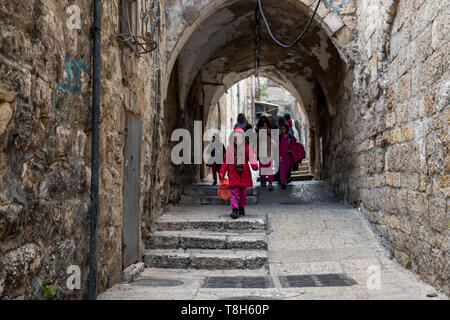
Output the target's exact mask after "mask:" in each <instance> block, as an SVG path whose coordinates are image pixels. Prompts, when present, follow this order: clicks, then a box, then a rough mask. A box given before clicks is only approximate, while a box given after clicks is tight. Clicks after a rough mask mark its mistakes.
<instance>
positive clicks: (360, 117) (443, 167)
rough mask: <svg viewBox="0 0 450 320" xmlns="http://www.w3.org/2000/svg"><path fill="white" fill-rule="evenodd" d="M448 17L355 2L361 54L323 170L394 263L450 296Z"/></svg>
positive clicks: (437, 11)
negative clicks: (362, 214) (363, 217)
mask: <svg viewBox="0 0 450 320" xmlns="http://www.w3.org/2000/svg"><path fill="white" fill-rule="evenodd" d="M449 13H450V11H449V8H448V1H427V0H423V1H407V0H400V1H370V0H367V1H364V0H361V1H358V27H359V29H358V32H359V37H358V45H359V48H360V51H358V56H357V57H356V58H355V61H356V64H355V66H354V67H353V68H352V70H351V69H350V70H348V69H343V70H341V71H340V74H341V80H340V82H341V87H340V89H339V92H342V94H341V102H340V103H339V108H340V109H341V110H342V111H341V112H339V113H338V114H337V115H336V117H335V118H333V119H329V121H328V122H327V126H328V128H329V129H328V140H329V141H330V142H329V144H328V146H327V151H326V152H327V153H328V155H329V156H331V157H330V158H327V159H328V160H326V163H325V169H326V174H325V175H326V178H327V179H328V180H329V181H330V182H331V183H332V184H333V185H334V186H335V190H336V191H337V192H338V193H340V194H341V195H342V196H344V197H345V198H346V199H347V200H348V201H349V202H351V203H353V204H355V205H361V206H362V208H363V209H364V211H365V213H366V214H367V216H368V218H369V220H370V221H371V222H372V225H373V227H374V230H375V231H376V232H377V233H378V234H379V235H380V236H381V237H382V240H383V241H384V243H385V244H386V246H388V247H389V248H390V249H392V250H393V253H394V254H395V257H396V259H397V260H398V261H399V262H400V263H402V264H403V265H404V266H405V267H407V268H412V269H413V270H414V271H416V272H418V273H419V274H420V275H421V276H422V277H423V278H424V279H425V280H426V281H427V282H429V283H431V284H433V285H436V286H439V287H441V288H443V289H445V290H446V292H447V293H448V292H449V291H448V288H449V285H448V284H449V282H448V281H449V279H448V276H449V274H450V273H449V269H448V268H449V262H450V255H449V248H448V245H449V220H448V219H449V216H448V204H449V190H450V188H449V182H448V181H449V168H450V167H449V159H450V158H449V147H448V140H449V132H450V131H449V122H450V118H449V93H448V92H449V80H450V78H449V66H448V58H449V43H448V40H449V36H448V34H449V32H448V23H446V22H445V21H448V17H449ZM350 89H352V90H353V92H351V91H350ZM333 150H335V152H334V151H333Z"/></svg>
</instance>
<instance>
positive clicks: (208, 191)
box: [182, 184, 258, 197]
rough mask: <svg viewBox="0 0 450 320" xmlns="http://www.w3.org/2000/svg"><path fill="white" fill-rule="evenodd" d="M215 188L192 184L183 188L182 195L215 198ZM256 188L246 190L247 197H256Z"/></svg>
mask: <svg viewBox="0 0 450 320" xmlns="http://www.w3.org/2000/svg"><path fill="white" fill-rule="evenodd" d="M217 187H218V186H213V185H205V184H194V185H190V186H187V187H184V188H183V192H182V194H183V195H187V196H193V197H204V196H207V197H208V196H213V197H217ZM257 195H258V189H257V188H247V196H257Z"/></svg>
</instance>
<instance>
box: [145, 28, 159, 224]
mask: <svg viewBox="0 0 450 320" xmlns="http://www.w3.org/2000/svg"><path fill="white" fill-rule="evenodd" d="M157 39H158V40H157V41H158V42H159V33H158V34H157ZM158 45H159V43H158ZM155 64H156V81H155V115H154V119H153V147H152V149H153V150H152V180H151V185H150V212H149V218H148V219H144V220H145V221H152V219H153V198H154V193H155V182H156V154H157V153H156V148H157V146H158V144H157V142H158V122H159V121H158V120H159V82H160V75H161V73H160V70H159V49H158V50H157V51H155Z"/></svg>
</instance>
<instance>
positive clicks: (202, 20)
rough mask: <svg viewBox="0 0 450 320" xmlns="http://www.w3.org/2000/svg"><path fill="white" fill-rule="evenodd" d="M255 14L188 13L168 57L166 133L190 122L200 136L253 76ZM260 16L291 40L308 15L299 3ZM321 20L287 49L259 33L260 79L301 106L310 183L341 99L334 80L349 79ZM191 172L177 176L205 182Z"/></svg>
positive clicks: (232, 5) (239, 5) (248, 6)
mask: <svg viewBox="0 0 450 320" xmlns="http://www.w3.org/2000/svg"><path fill="white" fill-rule="evenodd" d="M254 10H255V3H254V2H253V1H242V0H230V1H212V2H211V4H210V5H207V6H205V7H204V8H203V9H202V10H200V11H199V12H197V14H193V17H191V19H190V24H189V25H188V27H186V28H185V29H184V31H183V32H182V34H181V37H180V38H179V39H178V41H177V43H176V44H173V45H172V47H173V51H171V52H170V54H169V55H168V64H167V68H168V69H167V70H166V71H170V72H168V73H167V76H168V81H167V86H166V87H164V84H163V93H164V94H165V97H166V100H165V103H164V105H165V107H164V108H165V109H166V110H177V111H172V112H168V113H167V114H168V118H171V117H172V118H173V119H172V120H173V121H169V122H170V123H171V126H168V128H167V129H168V130H169V131H170V130H171V129H176V128H179V127H183V128H186V129H188V130H189V131H191V132H193V121H194V120H197V121H201V122H202V124H203V126H202V127H203V131H204V130H206V128H207V127H208V117H209V115H210V114H211V112H212V110H213V109H214V108H215V107H216V106H217V104H218V103H220V99H221V97H222V95H223V94H224V93H225V92H227V90H229V89H230V88H231V87H232V86H233V85H235V84H236V83H238V82H239V81H241V80H243V79H246V78H248V77H250V76H253V75H254V74H255V62H256V54H255V51H256V45H255V17H254ZM264 10H265V14H266V16H267V17H268V18H269V20H270V24H271V28H272V30H273V31H274V32H276V35H277V37H278V38H281V39H286V41H289V40H290V39H291V38H292V37H295V36H296V31H297V29H298V28H300V26H304V25H305V24H306V23H307V21H308V20H309V18H310V15H311V13H312V9H311V7H309V6H307V5H306V4H305V3H304V2H302V1H300V0H295V1H294V0H285V1H275V0H267V1H264ZM168 16H170V14H169V15H168ZM325 20H326V19H324V17H321V16H320V14H319V15H318V16H317V17H316V18H315V19H314V21H313V23H312V25H311V27H310V29H309V31H308V33H307V34H306V35H305V37H304V38H303V39H302V41H301V42H300V43H299V44H298V45H297V46H295V47H294V48H291V49H285V48H281V47H279V46H277V45H276V44H275V43H274V42H273V41H272V39H270V37H269V34H268V32H267V30H266V29H265V28H264V27H263V26H261V29H260V34H261V36H260V54H259V70H258V71H259V75H260V76H261V77H266V78H269V79H272V80H273V81H276V82H278V83H280V84H281V85H282V86H283V87H285V88H286V89H287V90H288V91H290V92H291V93H292V95H293V96H294V97H295V99H296V100H297V101H298V102H299V105H301V106H302V109H303V110H304V114H305V117H306V118H307V122H308V134H307V136H308V141H306V144H307V145H308V156H309V160H310V162H309V166H310V171H311V173H312V174H313V176H314V177H315V178H316V179H321V178H325V177H326V174H323V171H324V169H325V168H324V163H326V162H327V161H326V159H324V158H326V157H327V155H326V154H325V152H324V147H323V144H324V143H327V141H328V140H329V134H328V133H327V131H329V129H330V122H331V121H332V120H331V119H332V117H333V116H334V115H335V114H336V107H335V105H336V104H337V101H338V100H339V99H340V97H339V94H338V91H339V88H340V83H339V78H340V77H341V74H342V73H343V72H348V68H347V64H346V62H345V60H344V59H343V54H342V48H340V47H339V46H337V45H336V39H335V38H334V36H333V31H330V30H331V29H330V26H329V25H328V24H327V22H326V21H325ZM296 26H298V27H297V28H295V27H296ZM169 75H170V76H169ZM164 88H165V89H164ZM323 96H325V97H326V98H325V99H322V97H323ZM167 97H172V98H171V99H167ZM323 102H325V103H324V105H322V104H323ZM319 107H320V109H319ZM323 107H325V108H323ZM252 121H254V119H252ZM170 127H171V129H170ZM191 167H192V166H191ZM195 167H196V168H195V169H194V170H192V168H191V170H186V169H187V168H186V166H184V167H183V168H181V170H183V176H184V177H186V176H187V174H186V172H189V175H190V178H189V179H188V180H189V181H190V182H199V181H201V179H203V178H204V174H203V173H202V171H203V169H202V166H201V165H196V166H195ZM177 170H178V169H177Z"/></svg>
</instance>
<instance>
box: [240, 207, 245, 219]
mask: <svg viewBox="0 0 450 320" xmlns="http://www.w3.org/2000/svg"><path fill="white" fill-rule="evenodd" d="M239 216H240V217H245V208H239Z"/></svg>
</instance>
